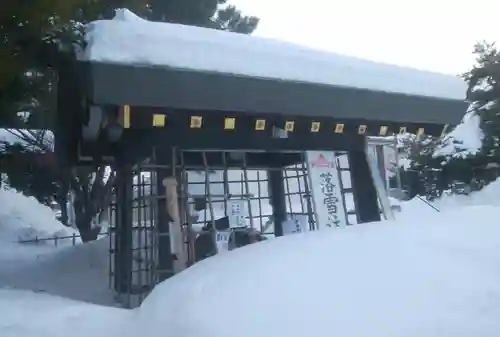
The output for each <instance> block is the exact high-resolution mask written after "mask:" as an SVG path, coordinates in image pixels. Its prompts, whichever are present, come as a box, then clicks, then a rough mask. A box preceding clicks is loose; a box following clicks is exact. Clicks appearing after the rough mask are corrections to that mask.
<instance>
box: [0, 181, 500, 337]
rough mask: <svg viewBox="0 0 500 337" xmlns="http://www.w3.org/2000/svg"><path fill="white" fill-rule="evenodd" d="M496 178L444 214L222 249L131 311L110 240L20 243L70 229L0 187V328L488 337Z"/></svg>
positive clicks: (409, 212)
mask: <svg viewBox="0 0 500 337" xmlns="http://www.w3.org/2000/svg"><path fill="white" fill-rule="evenodd" d="M499 184H500V182H496V183H493V184H492V185H490V186H488V187H487V188H486V189H484V190H483V191H481V192H477V193H475V194H473V195H471V196H470V197H446V198H444V199H443V200H441V201H440V202H439V203H438V206H439V207H440V209H441V210H442V212H436V211H435V210H433V209H432V208H430V207H429V206H427V205H426V204H425V203H424V202H422V201H420V200H412V201H409V202H404V203H402V204H401V207H402V212H401V213H398V214H397V215H398V220H397V221H395V222H385V223H377V224H364V225H356V226H353V227H351V228H347V229H341V230H324V231H321V232H315V233H309V234H298V235H291V236H288V237H285V238H280V239H277V240H272V241H269V242H264V243H259V244H255V245H252V246H248V247H245V248H241V249H239V250H236V251H233V252H230V253H226V254H222V255H219V256H217V257H215V258H211V259H208V260H205V261H204V262H201V263H199V264H198V265H196V266H194V267H192V268H190V269H188V270H187V271H185V272H183V273H181V274H179V275H178V276H176V277H174V278H171V279H170V280H168V281H166V282H164V283H163V284H162V285H160V286H159V287H157V289H156V290H155V291H154V292H153V294H152V295H151V296H150V297H148V298H147V299H146V301H145V303H144V304H143V305H142V307H140V308H139V309H136V310H134V311H126V310H123V309H118V308H113V307H112V306H113V305H114V302H113V296H112V294H111V292H110V291H109V290H108V277H107V272H108V269H107V268H108V263H107V241H106V240H101V241H98V242H96V243H94V244H91V245H85V246H83V245H77V246H76V247H72V245H71V244H70V243H69V242H67V243H66V244H62V245H61V246H60V247H59V248H57V249H56V248H55V247H54V246H53V245H52V244H38V245H26V244H19V243H17V239H18V238H19V237H23V235H24V233H32V234H34V235H37V234H42V233H44V234H45V235H46V234H50V233H51V234H55V233H62V232H60V231H61V230H62V231H63V232H64V231H66V230H67V229H66V228H64V227H62V225H60V224H59V223H57V222H56V221H55V219H54V218H53V214H51V213H49V212H47V209H44V208H42V207H43V206H40V205H38V204H36V202H34V200H33V199H31V200H30V199H26V198H24V197H22V196H20V195H17V194H14V192H12V191H8V192H5V191H3V193H4V194H3V195H2V193H0V240H1V242H0V288H3V289H0V312H2V319H1V320H0V336H2V337H4V336H8V337H11V336H12V337H14V336H15V337H28V336H30V337H31V336H42V337H44V336H56V337H57V336H69V335H72V336H75V337H79V336H86V337H87V336H89V335H96V336H106V337H115V336H116V337H118V336H120V337H129V336H130V337H132V336H134V337H135V336H138V335H144V336H148V337H156V336H158V337H159V336H162V337H163V336H166V337H170V336H171V337H179V336H182V337H202V336H203V337H212V336H213V337H225V336H228V337H229V336H231V337H247V336H248V337H250V336H251V337H255V336H259V337H275V336H276V337H278V336H279V337H282V336H287V337H307V336H311V335H312V336H318V337H321V336H325V337H326V336H328V337H330V336H334V335H340V336H343V337H364V336H384V337H386V336H387V337H412V336H415V337H417V336H418V337H422V336H425V337H460V336H464V337H465V336H466V337H471V336H474V337H490V336H491V337H493V336H498V335H499V333H500V322H499V321H498V316H499V314H500V268H498V261H499V259H500V227H498V225H497V224H496V222H495V219H496V218H497V217H498V213H499V211H500V207H499V206H500V205H499V204H500V201H497V200H500V198H498V190H499V187H500V186H499ZM5 193H7V194H5ZM16 198H17V199H16ZM14 200H15V202H14ZM23 200H24V201H23ZM9 202H10V203H9ZM16 204H17V205H18V207H16ZM465 206H468V207H465ZM28 210H29V211H28ZM30 214H35V215H30ZM36 214H38V215H36ZM12 224H15V226H13V225H12ZM20 234H23V235H20ZM228 271H231V272H228ZM14 288H17V290H14ZM70 299H73V300H70ZM75 300H78V301H75ZM82 301H85V302H88V303H85V302H82ZM96 304H100V305H96ZM106 306H107V307H106Z"/></svg>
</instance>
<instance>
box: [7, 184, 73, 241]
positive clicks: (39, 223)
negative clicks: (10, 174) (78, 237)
mask: <svg viewBox="0 0 500 337" xmlns="http://www.w3.org/2000/svg"><path fill="white" fill-rule="evenodd" d="M73 233H75V231H74V230H73V229H71V228H68V227H66V226H64V225H63V224H61V223H60V222H59V221H57V220H56V214H55V213H54V211H52V210H51V209H50V208H49V207H47V206H44V205H42V204H40V203H39V202H38V201H37V200H36V199H35V198H33V197H26V196H25V195H23V194H22V193H19V192H17V191H15V190H12V189H8V188H0V241H9V242H18V241H19V240H33V239H35V238H36V237H38V238H41V237H54V236H59V237H61V236H69V235H72V234H73Z"/></svg>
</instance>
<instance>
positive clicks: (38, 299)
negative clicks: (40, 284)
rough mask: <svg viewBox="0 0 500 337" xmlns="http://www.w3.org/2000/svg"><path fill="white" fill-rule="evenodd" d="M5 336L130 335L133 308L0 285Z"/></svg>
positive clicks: (1, 325)
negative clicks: (0, 286) (1, 286)
mask: <svg viewBox="0 0 500 337" xmlns="http://www.w3.org/2000/svg"><path fill="white" fill-rule="evenodd" d="M0 312H1V313H2V319H0V336H2V337H68V336H72V337H88V336H99V337H101V336H102V337H118V336H122V337H123V336H127V334H126V332H127V323H128V322H129V321H130V318H129V317H130V316H132V313H131V312H127V311H125V310H120V309H116V308H106V307H100V306H97V305H90V304H86V303H82V302H76V301H71V300H68V299H64V298H59V297H54V296H50V295H47V294H40V293H38V294H37V293H33V292H27V291H15V290H6V289H0Z"/></svg>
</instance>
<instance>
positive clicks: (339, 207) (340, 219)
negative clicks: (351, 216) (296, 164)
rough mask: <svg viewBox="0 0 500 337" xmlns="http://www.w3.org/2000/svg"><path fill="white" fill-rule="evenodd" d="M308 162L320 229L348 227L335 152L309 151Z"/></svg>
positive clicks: (307, 154) (307, 153)
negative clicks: (324, 227)
mask: <svg viewBox="0 0 500 337" xmlns="http://www.w3.org/2000/svg"><path fill="white" fill-rule="evenodd" d="M306 160H307V169H308V171H309V181H310V189H311V194H312V198H313V205H314V211H315V213H316V222H317V227H318V229H321V227H322V226H326V227H334V228H335V227H343V226H347V223H348V222H347V213H346V210H345V207H344V202H343V200H342V191H341V186H340V181H339V176H340V171H339V168H338V166H337V160H336V157H335V152H331V151H307V152H306Z"/></svg>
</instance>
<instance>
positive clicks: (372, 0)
mask: <svg viewBox="0 0 500 337" xmlns="http://www.w3.org/2000/svg"><path fill="white" fill-rule="evenodd" d="M232 2H233V3H234V4H236V5H237V6H238V7H239V8H240V9H242V10H243V11H245V14H252V15H256V16H258V17H259V18H260V19H261V23H260V26H259V28H258V29H257V31H256V32H255V35H260V36H266V37H272V38H278V39H282V40H288V41H291V42H295V43H299V44H303V45H307V46H311V47H314V48H319V49H324V50H328V51H334V52H338V53H341V54H346V55H352V56H357V57H361V58H365V59H371V60H374V61H381V62H385V63H393V64H398V65H403V66H411V67H414V68H420V69H427V70H432V71H438V72H443V73H449V74H457V73H462V72H464V71H466V70H468V69H469V68H470V67H471V66H472V64H473V61H474V57H473V56H472V54H471V51H472V48H473V45H474V42H475V41H478V40H487V41H499V40H500V27H499V26H500V24H499V16H498V13H500V1H499V0H474V1H471V0H419V1H408V0H406V1H405V0H344V1H339V0H307V1H306V0H232Z"/></svg>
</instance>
